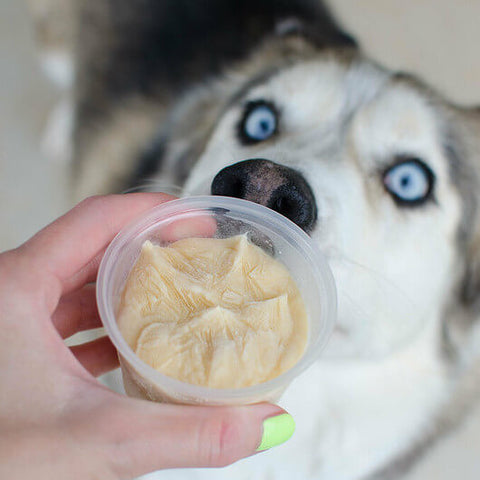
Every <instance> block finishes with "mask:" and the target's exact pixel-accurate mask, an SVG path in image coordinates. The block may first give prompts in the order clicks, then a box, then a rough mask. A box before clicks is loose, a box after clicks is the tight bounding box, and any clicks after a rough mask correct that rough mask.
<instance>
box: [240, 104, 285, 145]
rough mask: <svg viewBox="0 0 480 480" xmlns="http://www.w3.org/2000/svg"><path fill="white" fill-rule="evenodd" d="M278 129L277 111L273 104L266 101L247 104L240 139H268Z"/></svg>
mask: <svg viewBox="0 0 480 480" xmlns="http://www.w3.org/2000/svg"><path fill="white" fill-rule="evenodd" d="M276 131H277V112H276V111H275V108H274V107H273V105H272V104H270V103H268V102H265V101H257V102H251V103H249V104H248V105H247V108H246V110H245V114H244V116H243V119H242V121H241V123H240V132H239V133H240V139H241V140H242V141H243V142H244V143H257V142H261V141H263V140H267V139H268V138H270V137H271V136H272V135H273V134H274V133H275V132H276Z"/></svg>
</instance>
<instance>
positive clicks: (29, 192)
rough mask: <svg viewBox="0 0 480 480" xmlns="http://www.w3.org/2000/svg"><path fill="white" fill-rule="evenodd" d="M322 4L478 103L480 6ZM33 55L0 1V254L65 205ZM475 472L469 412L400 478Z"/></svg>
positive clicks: (387, 53) (62, 168)
mask: <svg viewBox="0 0 480 480" xmlns="http://www.w3.org/2000/svg"><path fill="white" fill-rule="evenodd" d="M34 1H35V0H32V5H35V4H34ZM327 3H329V4H330V6H331V8H332V10H333V11H334V13H335V14H336V16H337V18H339V19H340V20H341V21H342V22H343V24H344V26H345V28H346V30H347V31H349V32H350V33H352V34H353V35H354V36H355V37H356V38H357V39H358V40H359V41H360V44H362V45H363V47H364V49H365V50H366V51H367V52H368V53H369V54H370V56H372V57H373V58H374V59H376V60H378V61H379V62H380V63H382V64H384V65H386V66H388V67H390V68H394V69H399V70H407V71H410V72H413V73H415V74H417V75H419V76H421V77H423V78H424V79H425V80H427V81H428V83H430V84H431V85H433V86H435V87H436V88H437V89H438V90H440V91H441V92H442V93H444V94H445V95H446V96H447V97H449V98H450V99H452V100H454V101H456V102H458V103H462V104H471V105H473V104H476V103H479V104H480V91H479V88H478V87H479V85H480V61H479V60H478V45H479V43H480V29H479V28H478V20H479V19H480V0H455V1H452V0H408V1H400V0H362V1H358V0H330V1H329V2H327ZM39 58H40V52H39V48H38V45H37V44H36V41H35V35H34V27H33V21H32V18H31V15H30V11H29V6H28V4H27V2H26V1H19V0H0V68H1V70H0V72H1V73H0V250H5V249H8V248H11V247H14V246H16V245H18V244H19V243H20V242H22V241H23V240H25V239H26V238H28V237H29V236H30V235H32V234H33V233H34V232H35V231H37V230H38V229H40V228H41V227H42V226H44V225H45V224H47V223H48V222H50V221H51V220H53V219H54V218H56V217H57V216H59V215H60V214H62V213H63V212H65V210H67V209H68V208H69V207H70V206H71V200H70V198H69V195H68V190H69V188H68V181H67V178H68V176H67V172H68V165H67V163H66V162H65V159H64V158H62V155H52V139H51V135H52V126H51V125H52V119H53V118H54V117H55V115H56V116H58V115H62V111H61V108H62V107H61V100H62V98H65V90H64V89H62V87H61V86H60V85H59V84H58V83H57V84H56V85H54V84H53V83H52V82H51V81H50V80H49V79H48V77H47V76H46V75H45V72H44V70H42V67H41V65H40V61H39ZM66 74H68V72H67V73H66ZM60 83H61V82H60ZM55 112H56V113H55ZM49 135H50V138H49ZM46 146H49V148H46ZM53 147H55V148H56V149H57V150H59V149H60V150H61V148H62V145H60V146H58V145H57V146H55V145H53ZM55 148H53V150H55ZM478 472H480V410H479V409H478V408H477V409H476V411H475V412H473V414H472V415H471V416H470V417H469V418H468V419H467V421H466V422H465V423H464V424H463V425H462V426H461V427H460V428H459V429H458V430H457V431H456V432H454V433H453V434H452V435H450V436H449V437H448V438H446V439H445V440H443V441H442V442H441V443H440V444H438V445H437V446H436V447H435V449H434V450H433V451H432V452H431V453H430V454H429V455H428V457H427V458H426V459H425V460H424V461H422V462H421V463H420V464H419V465H418V466H417V468H416V469H415V471H414V472H412V474H411V475H410V476H409V477H408V480H425V479H433V478H435V479H437V480H451V479H454V478H462V480H474V479H475V480H477V479H478V478H479V473H478Z"/></svg>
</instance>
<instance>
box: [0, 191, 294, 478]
mask: <svg viewBox="0 0 480 480" xmlns="http://www.w3.org/2000/svg"><path fill="white" fill-rule="evenodd" d="M169 199H171V197H169V196H167V195H164V194H147V193H140V194H138V193H137V194H128V195H113V196H108V197H92V198H89V199H87V200H85V201H83V202H82V203H80V204H79V205H77V206H76V207H75V208H74V209H73V210H71V211H70V212H68V213H67V214H66V215H64V216H63V217H61V218H60V219H58V220H56V221H55V222H53V223H52V224H51V225H49V226H47V227H46V228H45V229H43V230H42V231H40V232H39V233H37V234H36V235H35V236H34V237H32V238H31V239H30V240H28V241H27V242H26V243H25V244H23V245H22V246H20V247H19V248H17V249H15V250H11V251H8V252H5V253H3V254H1V255H0V332H1V334H0V339H1V348H0V478H10V479H27V478H28V479H29V480H30V479H31V478H33V477H34V478H35V479H36V480H43V479H47V478H48V479H49V480H55V479H66V478H69V479H77V478H78V479H81V480H88V479H93V478H95V479H97V478H101V479H120V478H132V477H135V476H138V475H141V474H143V473H147V472H150V471H153V470H157V469H162V468H173V467H193V466H197V467H209V466H223V465H227V464H229V463H232V462H234V461H236V460H238V459H240V458H243V457H246V456H249V455H251V454H253V453H255V451H256V450H257V448H258V447H259V446H260V447H261V448H262V449H263V448H264V447H265V448H268V447H269V446H273V444H278V443H281V442H282V441H285V440H287V439H288V438H289V436H290V435H291V433H292V432H293V421H292V420H291V417H289V416H286V415H281V414H284V413H285V412H284V411H283V410H282V409H280V408H279V407H277V406H274V405H270V404H257V405H251V406H242V407H200V406H180V405H167V404H155V403H152V402H147V401H143V400H137V399H132V398H128V397H125V396H123V395H119V394H117V393H115V392H113V391H111V390H109V389H107V388H106V387H105V386H103V385H102V384H100V383H99V382H98V381H97V380H96V378H95V376H98V375H100V374H102V373H105V372H107V371H109V370H112V369H113V368H116V367H117V366H118V359H117V355H116V351H115V349H114V347H113V345H112V344H111V343H110V341H109V340H108V338H107V337H102V338H100V339H97V340H94V341H92V342H89V343H85V344H83V345H79V346H75V347H71V348H68V347H67V346H66V345H65V343H64V342H63V340H62V339H64V338H67V337H69V336H71V335H73V334H74V333H76V332H79V331H83V330H88V329H91V328H96V327H99V326H101V323H100V319H99V316H98V312H97V307H96V301H95V288H94V285H93V284H92V283H91V282H94V281H95V277H96V273H97V269H98V265H99V263H100V260H101V258H102V255H103V253H104V251H105V248H106V247H107V245H108V244H109V242H110V241H111V240H112V238H113V237H114V235H115V234H116V233H117V232H118V231H119V230H120V229H121V228H122V227H123V225H125V224H126V223H128V222H129V221H130V220H132V219H133V218H134V217H135V216H137V215H139V214H140V213H141V212H143V211H145V210H147V209H149V208H152V207H154V206H155V205H158V204H160V203H162V202H165V201H168V200H169ZM279 415H281V416H279ZM267 418H268V421H267V423H266V424H264V423H263V422H264V420H266V419H267ZM262 434H263V437H262ZM272 435H273V437H275V438H273V437H272Z"/></svg>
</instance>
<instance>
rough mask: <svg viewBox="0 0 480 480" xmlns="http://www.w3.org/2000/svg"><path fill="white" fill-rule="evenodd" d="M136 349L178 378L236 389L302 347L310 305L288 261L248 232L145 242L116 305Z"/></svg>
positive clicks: (279, 367) (286, 363)
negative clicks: (249, 237)
mask: <svg viewBox="0 0 480 480" xmlns="http://www.w3.org/2000/svg"><path fill="white" fill-rule="evenodd" d="M117 318H118V327H119V329H120V331H121V333H122V335H123V337H124V338H125V340H126V341H127V343H128V345H129V346H130V348H131V349H132V350H133V351H134V352H135V353H136V355H137V356H138V357H139V358H140V359H141V360H143V361H144V362H145V363H147V364H149V365H150V366H152V367H153V368H155V369H156V370H158V371H160V372H162V373H164V374H165V375H168V376H171V377H174V378H177V379H179V380H182V381H184V382H188V383H192V384H196V385H202V386H208V387H214V388H240V387H247V386H251V385H256V384H258V383H261V382H265V381H267V380H270V379H272V378H274V377H277V376H278V375H280V374H281V373H283V372H285V371H286V370H288V369H290V368H291V367H292V366H293V365H294V364H295V363H296V362H297V361H298V360H299V359H300V357H301V356H302V354H303V352H304V350H305V347H306V343H307V334H308V322H307V314H306V309H305V306H304V303H303V300H302V298H301V295H300V292H299V291H298V288H297V286H296V284H295V282H294V280H293V279H292V277H291V276H290V274H289V272H288V270H287V269H286V268H285V266H284V265H283V264H282V263H280V262H279V261H278V260H275V259H274V258H273V257H271V256H270V255H268V254H267V253H265V252H264V251H263V250H262V249H261V248H259V247H257V246H256V245H253V244H252V243H250V242H249V241H248V240H247V238H246V236H244V235H239V236H235V237H231V238H227V239H215V238H188V239H183V240H179V241H177V242H175V243H172V244H170V245H169V246H168V247H161V246H157V245H154V244H152V243H151V242H150V241H146V242H145V243H144V244H143V247H142V250H141V253H140V256H139V258H138V260H137V262H136V263H135V265H134V267H133V269H132V270H131V272H130V274H129V276H128V278H127V281H126V284H125V288H124V290H123V294H122V298H121V302H120V305H119V309H118V312H117Z"/></svg>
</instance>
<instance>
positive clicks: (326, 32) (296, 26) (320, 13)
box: [273, 0, 358, 48]
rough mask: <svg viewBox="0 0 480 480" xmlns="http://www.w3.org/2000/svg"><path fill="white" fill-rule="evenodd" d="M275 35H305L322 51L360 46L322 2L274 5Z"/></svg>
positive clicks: (305, 1) (287, 2) (307, 1)
mask: <svg viewBox="0 0 480 480" xmlns="http://www.w3.org/2000/svg"><path fill="white" fill-rule="evenodd" d="M274 4H275V6H276V8H277V9H278V10H276V11H274V12H273V13H274V26H275V33H276V34H277V35H280V36H289V35H301V36H302V37H304V38H305V39H306V40H308V41H309V42H310V43H311V44H313V45H315V46H316V47H318V48H326V47H357V46H358V44H357V41H356V40H355V39H354V38H353V37H352V36H351V35H350V34H348V33H346V32H345V31H344V30H343V29H342V28H341V26H340V25H339V23H338V22H337V21H336V20H335V19H334V18H333V17H332V15H331V13H330V11H329V10H328V9H327V8H326V7H325V5H324V4H323V3H321V2H320V1H318V0H313V1H312V0H304V1H299V2H289V1H286V2H274Z"/></svg>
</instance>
